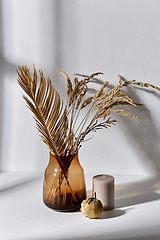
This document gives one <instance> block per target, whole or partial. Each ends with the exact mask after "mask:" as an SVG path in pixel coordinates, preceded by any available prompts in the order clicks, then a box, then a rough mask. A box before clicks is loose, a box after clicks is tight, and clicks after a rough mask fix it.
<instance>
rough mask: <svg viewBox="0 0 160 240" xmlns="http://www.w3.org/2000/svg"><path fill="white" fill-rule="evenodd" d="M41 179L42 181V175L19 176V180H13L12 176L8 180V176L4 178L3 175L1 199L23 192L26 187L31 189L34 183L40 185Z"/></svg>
mask: <svg viewBox="0 0 160 240" xmlns="http://www.w3.org/2000/svg"><path fill="white" fill-rule="evenodd" d="M3 177H4V178H3ZM3 179H4V184H3ZM40 179H42V174H32V173H31V174H27V175H25V174H24V175H21V174H18V175H17V178H15V177H14V179H12V175H11V176H10V175H9V176H8V177H7V178H6V174H3V176H2V174H1V184H0V197H2V196H5V195H10V194H12V193H16V192H17V191H21V190H22V189H23V188H24V187H31V186H33V182H36V181H37V183H38V182H39V181H40Z"/></svg>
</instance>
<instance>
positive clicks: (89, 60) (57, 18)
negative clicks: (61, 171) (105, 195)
mask: <svg viewBox="0 0 160 240" xmlns="http://www.w3.org/2000/svg"><path fill="white" fill-rule="evenodd" d="M0 11H1V12H0V154H1V155H0V156H1V159H0V169H1V171H44V168H45V167H46V165H47V162H48V149H47V148H46V146H45V145H44V144H43V143H42V142H41V141H40V139H39V134H38V132H37V130H36V129H35V123H34V120H33V118H32V114H31V113H30V112H29V110H28V109H27V108H26V107H25V102H24V100H23V99H22V93H23V92H22V90H21V89H20V87H19V86H18V84H17V82H16V77H17V75H16V72H15V69H16V68H17V66H18V65H22V64H26V65H27V66H28V67H29V68H30V69H32V64H33V63H34V64H35V65H36V68H37V69H43V71H44V75H45V76H46V77H48V76H49V77H50V78H51V79H52V83H53V85H54V87H55V88H56V89H57V91H58V92H59V93H60V94H61V95H62V96H63V98H64V96H65V90H66V81H65V79H64V77H63V76H59V75H58V74H57V73H54V72H53V70H54V69H59V70H63V71H65V72H66V73H67V74H68V75H69V76H70V77H71V78H72V79H73V78H74V74H77V73H78V74H87V75H89V74H91V73H93V72H96V71H102V72H104V76H99V79H100V80H101V81H103V82H104V81H105V80H108V81H109V82H110V83H111V84H112V85H116V84H117V81H118V77H117V74H120V75H121V76H123V77H124V78H125V79H126V80H131V79H136V80H137V81H142V82H150V83H152V84H154V85H159V86H160V72H159V69H160V1H159V0H115V1H113V0H92V1H89V0H63V1H62V0H59V1H55V0H52V1H51V0H1V1H0ZM92 87H93V86H92ZM99 87H100V85H97V84H96V85H95V86H94V88H96V89H98V88H99ZM129 91H130V94H131V96H132V97H133V98H134V99H135V101H137V102H138V101H139V102H140V103H144V106H143V107H138V108H136V109H135V108H130V111H131V112H132V113H133V114H136V115H138V116H140V117H141V118H143V122H141V121H138V120H134V119H130V118H125V117H120V116H117V115H113V116H112V117H113V118H114V119H117V121H118V122H117V123H116V126H114V127H112V128H111V129H109V130H103V131H100V132H98V133H96V134H95V135H94V137H93V139H92V140H90V141H88V142H85V143H84V144H83V147H82V149H81V150H80V154H79V155H80V161H81V164H82V166H83V167H84V170H85V172H86V173H104V172H105V173H108V174H139V175H160V123H159V119H160V93H157V92H156V91H153V90H150V91H147V90H139V89H138V88H131V89H130V90H129Z"/></svg>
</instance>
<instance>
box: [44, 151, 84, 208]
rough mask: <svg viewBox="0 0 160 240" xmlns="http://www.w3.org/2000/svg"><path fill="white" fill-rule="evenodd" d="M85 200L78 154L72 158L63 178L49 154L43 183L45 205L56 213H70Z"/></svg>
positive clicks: (54, 160)
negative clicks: (56, 211)
mask: <svg viewBox="0 0 160 240" xmlns="http://www.w3.org/2000/svg"><path fill="white" fill-rule="evenodd" d="M85 198H86V187H85V178H84V171H83V168H82V167H81V165H80V163H79V159H78V154H77V155H75V156H74V158H73V160H72V161H71V163H70V165H69V167H68V170H67V172H66V177H64V174H63V173H62V171H61V169H60V167H59V165H58V163H57V160H56V157H55V156H54V155H52V154H51V153H50V159H49V164H48V166H47V168H46V170H45V174H44V183H43V199H44V203H45V205H47V206H48V207H50V208H53V209H55V210H58V211H72V210H75V209H78V208H79V207H80V205H81V202H82V201H83V200H84V199H85Z"/></svg>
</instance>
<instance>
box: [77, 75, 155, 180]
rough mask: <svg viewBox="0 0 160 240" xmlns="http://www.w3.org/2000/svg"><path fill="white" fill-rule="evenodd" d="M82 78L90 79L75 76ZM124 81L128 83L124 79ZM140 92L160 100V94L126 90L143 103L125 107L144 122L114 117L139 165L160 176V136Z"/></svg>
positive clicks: (109, 86) (152, 91)
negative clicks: (139, 94) (139, 105)
mask: <svg viewBox="0 0 160 240" xmlns="http://www.w3.org/2000/svg"><path fill="white" fill-rule="evenodd" d="M75 75H77V76H81V77H83V78H84V77H89V76H88V75H84V74H78V73H77V74H75ZM122 80H123V81H126V80H125V79H124V78H123V77H122ZM91 82H93V83H96V84H99V85H102V84H103V81H101V80H100V79H98V78H94V79H92V80H91ZM113 87H115V86H113V85H112V84H110V83H109V84H108V85H107V88H108V89H107V90H111V89H112V88H113ZM138 90H140V91H144V92H147V93H148V94H152V95H155V96H156V97H157V98H158V100H160V93H159V92H158V91H156V90H153V89H151V88H141V87H137V86H134V85H132V87H129V88H125V91H126V93H127V94H128V95H129V96H131V97H132V98H133V100H134V101H135V102H137V103H143V104H144V105H143V106H141V107H136V108H135V107H132V106H129V107H128V106H123V109H124V110H126V112H130V113H132V114H133V115H136V116H139V117H140V118H142V119H143V122H141V121H139V120H135V119H131V118H128V117H123V116H120V115H117V114H116V115H114V116H115V118H114V119H116V120H118V124H119V127H120V128H121V129H122V130H121V132H122V133H123V134H124V135H125V137H126V138H127V140H128V144H129V146H131V147H133V150H134V151H135V153H137V154H138V159H141V162H140V163H139V164H140V165H141V167H142V168H143V169H145V171H146V172H147V174H149V175H152V174H153V175H157V176H159V175H160V146H159V135H158V133H157V129H156V126H155V125H154V123H153V119H152V117H151V114H150V110H149V108H148V107H147V105H145V103H144V102H142V101H141V99H140V97H139V96H138V94H137V93H136V92H137V91H138ZM90 93H92V94H95V93H96V90H95V89H90Z"/></svg>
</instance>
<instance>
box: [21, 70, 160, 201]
mask: <svg viewBox="0 0 160 240" xmlns="http://www.w3.org/2000/svg"><path fill="white" fill-rule="evenodd" d="M56 72H58V73H61V74H63V75H64V76H65V78H66V79H67V98H68V99H67V104H66V106H63V102H62V100H61V98H60V95H59V94H58V93H57V91H56V90H55V89H54V87H53V86H52V84H51V81H50V80H49V79H47V80H46V79H45V77H44V75H43V72H42V71H39V75H40V82H39V83H38V80H37V71H36V69H35V66H34V74H33V78H32V77H31V75H30V72H29V69H28V67H27V66H22V67H20V66H19V67H18V70H17V73H18V79H17V80H18V83H19V85H20V86H21V87H22V89H23V90H24V91H25V93H26V95H27V97H26V96H25V95H23V98H24V99H25V101H26V103H27V106H28V108H29V109H30V110H31V111H32V113H33V115H34V116H33V118H34V119H35V121H36V127H37V129H38V131H39V132H40V135H41V139H42V141H43V142H44V143H45V144H46V145H47V146H48V148H49V149H50V151H51V153H52V154H53V155H55V157H56V160H57V163H58V165H59V168H60V170H61V174H60V175H57V178H59V176H60V179H59V181H57V180H56V179H55V181H54V182H53V184H52V186H51V191H50V194H49V195H48V199H50V201H52V198H53V196H54V195H55V194H57V192H58V189H60V186H61V184H62V182H63V180H64V179H65V180H66V183H67V185H68V187H69V188H70V190H71V194H72V196H73V197H74V199H75V196H74V192H73V191H72V187H71V186H70V184H69V182H68V177H67V174H68V169H69V166H70V164H71V162H72V160H73V158H74V156H75V155H76V154H77V152H78V150H79V148H80V144H81V142H82V141H83V140H84V139H85V137H86V136H87V135H88V134H89V133H90V132H91V131H93V132H96V131H97V130H99V129H102V128H106V129H107V128H109V127H111V126H112V125H114V124H115V122H116V120H112V119H111V118H110V117H108V116H109V115H110V114H111V113H117V114H120V115H124V116H126V117H131V118H136V119H140V118H139V117H137V116H134V115H132V114H130V113H128V112H125V111H124V109H119V108H118V109H117V108H116V107H117V106H122V107H123V106H124V105H132V106H142V104H139V103H135V102H134V100H133V99H132V98H131V97H130V96H129V95H128V94H127V93H126V92H124V91H122V88H124V87H127V86H130V85H137V86H140V87H146V88H148V87H151V88H153V89H156V90H158V91H160V88H159V87H156V86H153V85H151V84H149V83H142V82H137V81H135V80H132V81H126V82H122V79H121V76H119V82H118V84H117V86H115V87H114V88H113V89H111V90H110V91H105V90H106V86H107V85H108V82H107V81H106V82H104V84H103V85H102V86H101V88H100V90H99V91H97V93H96V94H95V95H94V96H92V97H88V98H86V94H87V92H88V91H89V87H88V84H89V83H90V82H91V79H92V78H94V77H95V76H97V75H99V74H103V73H101V72H97V73H93V74H92V75H90V76H89V77H86V78H84V79H82V80H80V81H79V80H78V78H77V77H75V78H74V83H72V82H71V80H70V78H69V76H68V75H67V74H66V73H64V72H62V71H56ZM86 107H87V111H85V114H84V116H83V118H82V119H81V121H80V123H79V124H78V125H77V123H78V119H79V116H80V112H81V111H82V109H84V108H86ZM93 113H94V114H93ZM91 114H93V116H92V115H91ZM91 116H92V117H91ZM106 118H108V119H107V120H106ZM57 183H58V185H57ZM75 200H76V199H75Z"/></svg>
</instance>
